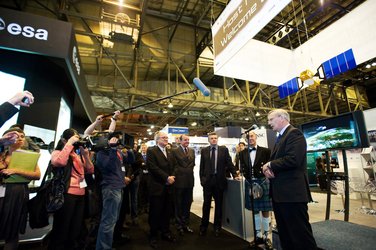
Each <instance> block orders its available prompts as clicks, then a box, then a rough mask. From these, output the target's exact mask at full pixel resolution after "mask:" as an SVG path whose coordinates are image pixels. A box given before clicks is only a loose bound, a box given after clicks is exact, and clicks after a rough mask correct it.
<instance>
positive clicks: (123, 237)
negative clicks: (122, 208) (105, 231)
mask: <svg viewBox="0 0 376 250" xmlns="http://www.w3.org/2000/svg"><path fill="white" fill-rule="evenodd" d="M130 241H131V237H129V235H127V234H125V233H122V234H121V235H120V236H118V237H116V238H114V245H123V244H126V243H128V242H130Z"/></svg>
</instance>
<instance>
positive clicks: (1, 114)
mask: <svg viewBox="0 0 376 250" xmlns="http://www.w3.org/2000/svg"><path fill="white" fill-rule="evenodd" d="M25 99H27V101H25ZM33 102H34V97H33V95H32V94H31V93H30V92H28V91H24V92H21V93H17V94H16V95H15V96H14V97H13V98H11V99H10V100H9V101H8V102H5V103H4V104H2V105H1V106H0V125H2V124H4V122H5V121H6V120H7V119H9V118H10V117H11V116H13V115H14V114H15V113H16V112H18V109H17V108H16V106H17V105H19V106H24V107H29V106H30V105H32V104H33ZM119 114H120V111H115V112H114V115H113V117H112V118H111V123H110V126H109V128H108V130H107V131H105V132H106V133H105V136H106V138H105V144H106V145H103V147H100V148H96V150H95V151H90V150H89V149H88V148H86V147H85V146H84V145H82V144H80V143H79V141H80V140H81V137H80V134H79V133H78V132H77V131H76V130H75V129H73V128H67V129H66V130H65V131H64V132H63V134H62V135H61V139H60V140H59V142H58V143H57V146H56V148H55V149H54V150H53V152H52V153H51V159H50V164H51V165H52V168H53V170H54V171H58V170H59V171H62V172H63V173H64V174H63V176H64V183H65V186H66V190H65V192H64V203H63V205H62V207H61V208H60V209H58V210H57V211H56V212H54V220H53V226H52V231H51V234H50V240H49V245H48V249H83V248H84V247H86V248H87V247H90V244H91V247H92V248H95V249H98V250H101V249H112V246H113V243H114V242H115V241H121V242H122V243H126V242H128V241H129V240H130V237H129V236H128V235H127V234H126V233H125V231H124V228H125V227H127V226H128V225H127V224H126V223H125V222H126V221H127V220H126V215H127V214H130V217H131V218H130V220H131V224H132V225H134V226H137V225H138V223H139V221H138V216H139V214H140V213H144V212H146V213H148V224H149V229H150V231H149V244H150V246H151V247H152V248H158V241H159V240H160V239H162V240H165V241H169V242H175V241H176V236H175V234H174V233H173V231H174V230H172V229H171V227H172V225H171V222H172V221H174V225H173V226H174V227H175V228H176V232H177V233H178V234H179V235H180V236H184V234H193V233H194V231H195V229H194V228H192V227H191V225H190V210H191V204H192V201H193V187H194V168H195V162H196V155H195V152H194V150H193V149H192V148H190V147H189V141H190V138H189V135H186V134H183V135H181V136H180V137H179V138H178V140H177V141H175V143H174V144H169V142H168V139H169V138H168V135H167V134H166V133H165V132H163V131H158V132H156V133H155V136H154V140H155V146H152V147H149V148H148V147H147V144H145V143H142V144H141V145H140V147H138V145H137V144H135V145H134V146H133V148H132V147H130V146H124V145H122V144H121V135H120V134H119V133H116V132H115V128H116V121H117V118H118V116H119ZM102 120H103V116H98V117H97V118H96V120H95V121H94V122H93V123H92V124H91V125H90V126H89V127H88V128H87V129H86V130H85V132H84V136H88V135H95V134H96V133H97V132H98V131H96V130H95V129H96V128H97V127H98V126H100V125H101V122H102ZM268 123H269V125H270V126H271V128H272V129H273V130H274V131H276V132H278V133H279V136H278V138H277V142H276V145H275V146H274V148H273V149H268V148H265V147H261V146H259V145H257V134H256V133H255V132H254V131H250V132H249V133H248V134H247V139H248V142H247V144H248V145H247V144H246V143H245V142H241V143H239V151H238V153H237V154H236V157H235V162H233V161H232V159H231V156H230V154H229V150H228V148H227V147H226V146H220V145H218V135H217V134H216V133H215V132H212V133H209V134H208V143H209V146H207V147H205V148H203V149H202V150H201V159H200V165H199V166H198V167H199V177H200V183H201V186H202V188H203V205H202V219H201V224H200V227H199V228H198V234H199V235H200V236H201V237H205V235H206V233H207V230H208V227H209V217H210V210H211V205H212V204H211V203H212V200H213V199H214V203H215V209H214V223H213V231H214V234H215V236H217V237H218V236H220V234H221V229H222V206H223V194H224V191H225V190H226V186H227V178H229V177H232V178H234V179H236V180H241V178H242V177H244V179H245V183H246V187H247V190H248V189H249V190H250V191H251V192H248V191H247V192H245V200H246V202H245V203H246V205H245V206H246V209H249V210H252V211H253V215H254V222H255V236H256V237H255V239H254V240H253V241H252V242H251V244H250V247H251V248H252V249H257V248H258V246H259V245H264V247H265V248H266V249H272V244H271V241H270V236H269V235H268V234H269V231H270V229H269V226H270V215H271V211H273V212H274V214H275V219H276V222H277V226H278V231H279V235H280V242H281V245H282V248H283V249H289V250H290V249H317V246H316V242H315V239H314V238H313V234H312V229H311V226H310V224H309V218H308V208H307V203H308V202H309V201H311V200H312V198H311V194H310V191H309V187H308V179H307V178H308V177H307V163H306V141H305V139H304V136H303V134H302V133H301V132H300V131H299V130H298V129H296V128H294V127H293V126H292V125H290V117H289V114H288V113H287V112H286V111H285V110H282V109H276V110H273V111H271V112H270V113H269V115H268ZM25 137H26V135H25V133H24V132H23V130H22V129H21V128H20V127H18V126H16V127H13V128H10V129H8V130H7V131H6V132H5V133H4V135H3V137H2V138H0V146H1V147H2V148H3V150H2V152H1V154H0V174H1V175H0V218H1V220H0V239H4V240H5V246H4V249H6V250H8V249H17V247H18V237H19V234H20V233H24V232H25V227H26V222H27V202H28V199H29V198H28V197H29V190H28V182H22V183H7V182H6V178H7V176H9V175H20V176H22V177H25V178H26V179H27V180H28V181H31V180H37V179H40V177H41V173H40V170H39V166H38V165H36V166H35V169H34V171H23V170H18V169H17V168H15V169H10V168H8V165H9V162H10V161H11V159H12V153H13V152H14V151H16V150H18V149H21V148H23V147H24V146H25V141H26V140H25ZM93 186H94V188H93ZM89 188H90V189H89ZM256 188H257V189H259V190H258V191H257V192H258V194H257V195H256V194H255V189H256ZM91 191H93V193H94V194H97V198H98V199H97V201H96V203H95V206H96V207H97V209H96V210H95V211H97V212H94V213H92V214H91V218H90V219H91V221H92V224H93V225H94V226H92V227H91V228H88V225H87V223H85V218H86V210H85V209H86V207H88V205H90V206H93V204H87V203H88V202H90V201H91V199H87V198H86V197H87V195H88V194H89V193H90V194H91ZM252 191H253V192H252ZM260 193H261V195H260ZM127 208H129V209H127ZM127 210H129V211H127ZM82 232H86V237H83V236H82ZM90 234H92V235H94V239H95V240H94V241H92V242H88V241H87V240H86V241H83V240H82V239H83V238H85V239H88V237H87V236H88V235H90Z"/></svg>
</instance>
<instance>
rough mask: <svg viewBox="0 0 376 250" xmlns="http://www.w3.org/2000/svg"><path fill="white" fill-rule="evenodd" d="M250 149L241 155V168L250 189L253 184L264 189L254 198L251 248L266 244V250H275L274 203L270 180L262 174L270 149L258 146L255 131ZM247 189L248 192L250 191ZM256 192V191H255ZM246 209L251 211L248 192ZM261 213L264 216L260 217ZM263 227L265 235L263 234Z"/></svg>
mask: <svg viewBox="0 0 376 250" xmlns="http://www.w3.org/2000/svg"><path fill="white" fill-rule="evenodd" d="M248 136H249V148H245V149H244V150H243V151H242V152H240V154H239V159H240V167H241V169H242V172H243V175H244V177H245V179H246V186H248V187H249V188H250V184H251V183H257V184H258V185H259V186H260V187H261V188H262V196H261V197H255V195H254V196H253V209H254V211H255V212H254V220H255V230H256V239H255V240H254V241H252V242H251V244H250V247H251V248H255V247H256V246H257V245H259V244H264V245H265V247H266V249H273V246H272V244H271V241H270V239H268V234H269V224H270V211H272V210H273V209H272V201H271V198H270V196H269V180H268V179H267V178H266V177H265V175H264V174H263V173H262V166H263V165H264V164H265V163H266V162H268V161H269V158H270V149H268V148H264V147H261V146H258V145H257V135H256V133H255V132H254V131H250V132H249V134H248ZM249 188H246V190H249ZM253 191H255V190H253ZM245 195H246V208H247V209H249V210H251V208H252V206H251V203H250V200H251V199H250V197H249V192H248V191H246V193H245ZM260 212H261V213H262V216H260ZM261 225H262V228H263V230H264V233H262V232H261Z"/></svg>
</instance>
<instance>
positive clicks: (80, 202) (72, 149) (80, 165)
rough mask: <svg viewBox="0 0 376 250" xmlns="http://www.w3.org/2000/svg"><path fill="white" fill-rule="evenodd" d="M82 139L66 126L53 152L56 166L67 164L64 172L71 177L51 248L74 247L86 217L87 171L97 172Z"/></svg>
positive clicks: (55, 224)
mask: <svg viewBox="0 0 376 250" xmlns="http://www.w3.org/2000/svg"><path fill="white" fill-rule="evenodd" d="M79 141H80V136H79V135H78V132H77V131H76V130H75V129H72V128H69V129H66V130H65V131H64V132H63V134H62V136H61V139H60V140H59V142H58V144H57V146H56V148H55V150H54V151H53V152H52V154H51V163H52V165H53V168H64V172H65V174H64V175H69V177H68V183H67V185H66V186H67V190H66V191H65V193H64V205H63V206H62V207H61V208H60V209H59V210H57V211H56V212H55V213H54V222H53V226H52V232H51V238H50V242H49V245H48V248H49V249H74V248H75V247H77V244H78V239H79V236H80V229H81V225H82V223H83V219H84V208H85V192H86V189H85V187H86V186H87V184H86V181H85V173H90V174H92V173H94V166H93V163H92V162H91V160H90V155H89V150H88V149H87V148H83V147H82V146H78V145H77V142H79ZM75 145H76V146H75Z"/></svg>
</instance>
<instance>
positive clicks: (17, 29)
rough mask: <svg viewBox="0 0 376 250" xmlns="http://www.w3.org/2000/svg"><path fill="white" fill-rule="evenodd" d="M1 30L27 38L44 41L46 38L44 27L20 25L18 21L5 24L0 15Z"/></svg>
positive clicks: (46, 32)
mask: <svg viewBox="0 0 376 250" xmlns="http://www.w3.org/2000/svg"><path fill="white" fill-rule="evenodd" d="M3 30H5V31H8V33H9V34H11V35H14V36H18V35H21V36H24V37H27V38H35V39H38V40H45V41H47V39H48V31H47V30H45V29H36V28H34V27H32V26H29V25H26V26H21V25H19V24H18V23H10V24H8V25H7V24H6V23H5V22H4V20H3V19H2V18H1V17H0V31H3Z"/></svg>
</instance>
